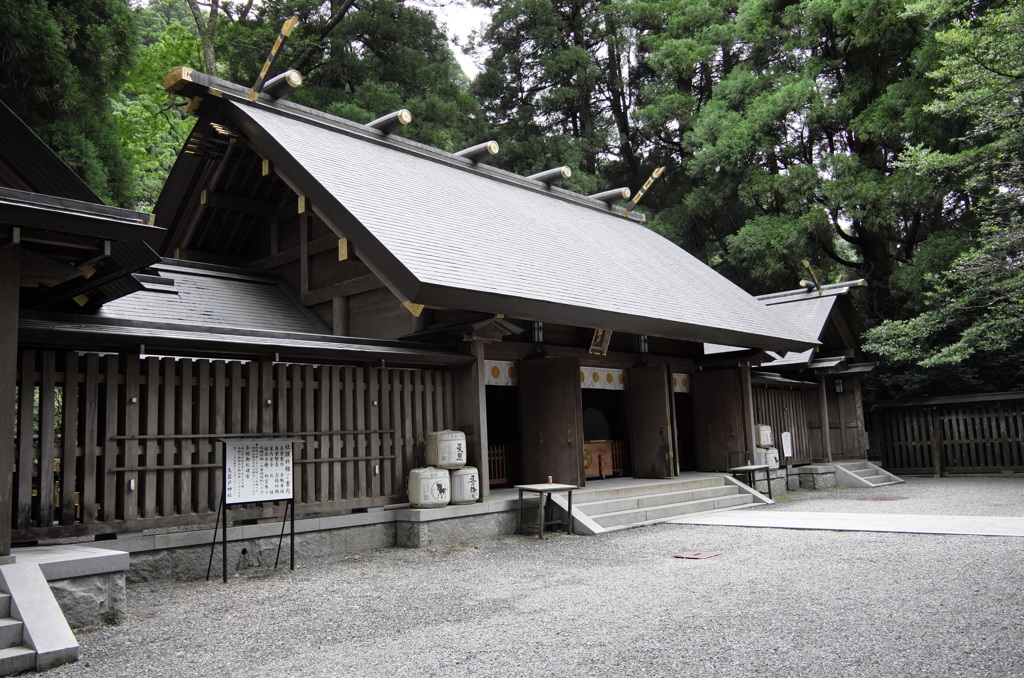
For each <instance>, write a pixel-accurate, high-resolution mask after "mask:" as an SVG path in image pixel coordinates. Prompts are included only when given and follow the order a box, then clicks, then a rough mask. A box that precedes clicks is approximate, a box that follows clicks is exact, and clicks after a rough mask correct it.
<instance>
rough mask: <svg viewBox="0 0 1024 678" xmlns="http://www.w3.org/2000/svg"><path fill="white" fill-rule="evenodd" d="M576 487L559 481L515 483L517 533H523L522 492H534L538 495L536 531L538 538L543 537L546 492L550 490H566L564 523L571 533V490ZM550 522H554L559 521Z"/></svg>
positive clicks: (545, 520)
mask: <svg viewBox="0 0 1024 678" xmlns="http://www.w3.org/2000/svg"><path fill="white" fill-rule="evenodd" d="M576 488H577V486H576V485H562V484H561V483H537V484H535V485H516V489H517V490H519V529H518V530H516V531H517V532H518V533H519V534H522V533H523V492H534V493H536V494H537V495H538V497H539V501H538V505H537V531H538V532H539V535H538V538H539V539H543V538H544V526H545V525H546V524H547V523H548V520H547V503H548V502H547V500H548V494H550V493H552V492H566V493H567V494H568V498H569V513H568V516H569V519H568V520H567V521H566V523H567V524H568V527H569V534H572V491H573V490H575V489H576ZM552 522H553V523H554V522H561V521H552Z"/></svg>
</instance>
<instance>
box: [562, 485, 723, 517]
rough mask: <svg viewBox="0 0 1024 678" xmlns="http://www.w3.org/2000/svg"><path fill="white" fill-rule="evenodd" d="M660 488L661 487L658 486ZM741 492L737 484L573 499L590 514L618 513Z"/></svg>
mask: <svg viewBox="0 0 1024 678" xmlns="http://www.w3.org/2000/svg"><path fill="white" fill-rule="evenodd" d="M658 489H659V490H660V489H661V488H658ZM734 494H739V488H738V487H736V486H735V485H731V484H730V485H724V484H723V485H716V486H712V487H698V488H693V489H685V490H675V491H671V492H661V491H659V492H652V493H650V494H635V495H631V496H625V497H616V498H611V499H598V500H592V499H590V498H589V497H588V498H587V499H584V500H582V501H575V498H574V501H573V505H574V506H579V507H580V509H581V510H582V511H583V512H584V513H586V514H587V515H588V516H595V515H601V514H604V513H617V512H620V511H632V510H637V509H649V508H653V507H657V506H661V505H665V504H685V503H687V502H690V501H696V500H699V499H713V498H715V497H722V496H727V495H734Z"/></svg>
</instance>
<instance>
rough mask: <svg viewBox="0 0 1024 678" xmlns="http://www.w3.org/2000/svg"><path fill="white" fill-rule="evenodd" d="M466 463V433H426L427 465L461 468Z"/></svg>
mask: <svg viewBox="0 0 1024 678" xmlns="http://www.w3.org/2000/svg"><path fill="white" fill-rule="evenodd" d="M465 465H466V434H465V433H463V432H462V431H433V432H432V433H428V434H427V466H436V467H437V468H462V467H463V466H465Z"/></svg>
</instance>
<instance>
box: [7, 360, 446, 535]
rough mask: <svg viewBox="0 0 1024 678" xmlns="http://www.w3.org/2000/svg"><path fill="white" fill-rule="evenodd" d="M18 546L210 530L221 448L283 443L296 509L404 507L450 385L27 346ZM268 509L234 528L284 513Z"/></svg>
mask: <svg viewBox="0 0 1024 678" xmlns="http://www.w3.org/2000/svg"><path fill="white" fill-rule="evenodd" d="M19 358H20V365H19V371H18V375H19V378H18V394H17V400H18V405H17V407H18V410H17V413H16V419H15V421H16V423H17V427H16V439H15V455H16V459H15V473H14V479H13V490H14V492H13V502H14V506H13V509H14V510H13V513H12V516H13V521H14V525H13V528H14V531H13V539H14V541H15V542H16V543H17V542H26V541H34V540H38V539H44V538H56V537H65V536H76V535H87V534H99V533H112V532H119V531H138V530H141V529H145V528H152V527H169V526H179V525H189V524H202V523H208V522H212V521H213V518H214V516H215V514H216V512H217V507H218V504H219V502H220V499H221V490H222V469H221V462H222V445H221V444H220V443H219V442H218V440H219V439H222V438H242V437H288V438H296V439H298V440H299V441H300V442H298V443H296V444H295V447H294V458H295V477H294V488H295V502H296V511H297V512H299V513H302V512H306V513H310V512H330V511H340V510H352V509H362V508H369V507H373V506H383V505H385V504H389V503H396V502H398V501H402V500H403V497H404V495H405V477H406V475H407V474H408V471H409V470H410V469H411V468H413V467H414V466H416V465H420V464H421V463H422V461H423V442H424V440H425V438H426V434H427V433H428V432H430V431H434V430H443V429H449V428H452V427H453V426H454V396H453V387H452V375H451V373H450V372H448V371H446V370H419V369H405V368H390V367H389V368H383V367H373V366H352V365H310V364H296V363H273V362H270V361H239V360H216V359H205V358H170V357H139V356H134V355H110V354H107V355H101V354H99V353H82V352H76V351H66V352H58V351H45V350H22V351H21V352H20V356H19ZM280 513H281V506H277V505H273V504H266V505H259V506H252V507H241V508H240V510H232V517H233V518H236V519H238V518H252V517H257V518H258V517H269V516H273V515H279V514H280Z"/></svg>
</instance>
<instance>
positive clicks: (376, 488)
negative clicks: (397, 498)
mask: <svg viewBox="0 0 1024 678" xmlns="http://www.w3.org/2000/svg"><path fill="white" fill-rule="evenodd" d="M380 375H381V370H380V369H378V368H376V367H368V368H366V377H367V379H366V388H367V390H366V428H367V430H370V431H380V428H381V425H380V403H381V395H380V394H381V389H380ZM380 437H381V434H380V433H379V432H378V433H372V434H370V436H369V443H370V445H369V449H368V452H369V455H370V456H371V457H373V460H372V461H370V462H367V464H366V466H367V469H366V474H367V478H368V486H369V491H368V493H367V496H368V497H380V496H384V485H383V483H382V482H381V461H382V460H381V459H380V452H381V446H380Z"/></svg>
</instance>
